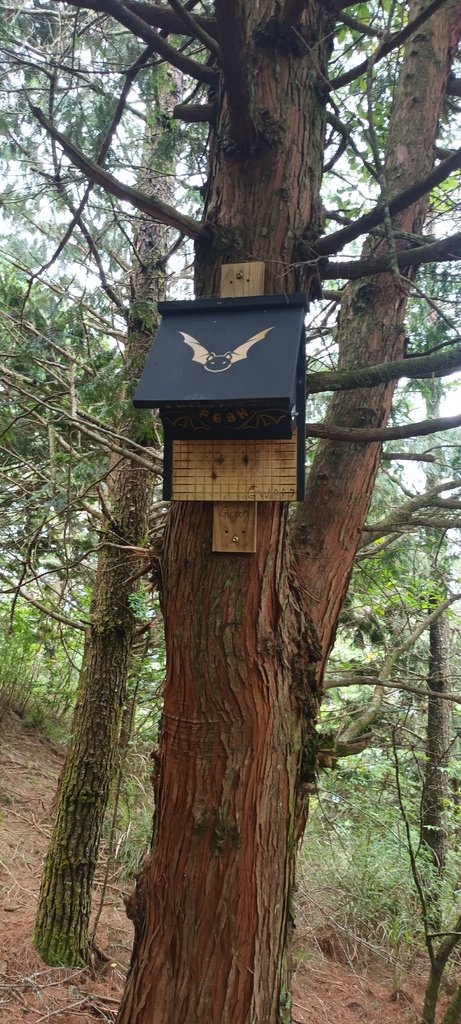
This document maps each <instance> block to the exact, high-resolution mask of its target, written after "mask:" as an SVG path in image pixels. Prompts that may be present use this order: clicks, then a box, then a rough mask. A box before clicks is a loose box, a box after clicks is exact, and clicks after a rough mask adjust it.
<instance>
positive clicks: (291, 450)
mask: <svg viewBox="0 0 461 1024" xmlns="http://www.w3.org/2000/svg"><path fill="white" fill-rule="evenodd" d="M296 443H297V439H296V433H295V434H294V435H293V437H291V438H290V439H288V440H281V441H173V444H172V456H173V472H172V495H171V497H172V499H173V501H215V502H220V501H296V500H297V499H296Z"/></svg>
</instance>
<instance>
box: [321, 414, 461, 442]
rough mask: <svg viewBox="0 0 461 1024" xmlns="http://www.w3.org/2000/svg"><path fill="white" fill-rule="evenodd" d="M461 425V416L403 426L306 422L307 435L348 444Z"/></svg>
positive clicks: (393, 439) (391, 439) (429, 432)
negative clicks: (336, 425) (326, 425)
mask: <svg viewBox="0 0 461 1024" xmlns="http://www.w3.org/2000/svg"><path fill="white" fill-rule="evenodd" d="M454 427H461V416H439V417H438V419H430V420H419V421H418V422H417V423H408V424H406V425H405V426H401V427H325V426H324V425H323V423H306V437H323V438H326V440H328V441H344V442H345V443H346V444H371V443H373V442H374V441H380V442H381V441H397V440H398V441H401V440H402V439H403V438H405V437H424V436H426V435H427V434H437V433H439V431H441V430H453V429H454Z"/></svg>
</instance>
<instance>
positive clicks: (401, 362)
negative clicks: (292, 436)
mask: <svg viewBox="0 0 461 1024" xmlns="http://www.w3.org/2000/svg"><path fill="white" fill-rule="evenodd" d="M454 340H460V339H454ZM460 369H461V345H457V346H456V347H455V348H451V349H448V350H447V351H443V352H435V353H434V354H433V355H429V356H425V355H421V356H412V357H410V358H409V359H398V360H396V361H395V362H394V363H381V364H378V365H376V366H363V367H358V368H357V369H355V370H326V371H322V372H321V373H308V374H307V376H306V387H307V393H308V395H309V394H311V395H318V394H321V393H323V392H325V391H352V390H354V389H355V388H373V387H376V386H377V385H378V384H388V383H389V381H391V380H398V379H399V378H400V377H408V378H409V379H410V380H424V379H425V378H427V377H444V376H445V375H446V374H449V373H453V372H454V371H455V370H460Z"/></svg>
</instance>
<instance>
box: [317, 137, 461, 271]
mask: <svg viewBox="0 0 461 1024" xmlns="http://www.w3.org/2000/svg"><path fill="white" fill-rule="evenodd" d="M460 167H461V147H460V148H459V149H457V150H456V151H455V152H454V153H453V155H452V156H449V157H448V158H447V159H446V160H442V162H441V163H440V164H437V167H434V169H433V170H432V171H431V172H430V174H428V175H426V177H425V178H422V179H421V181H418V182H416V184H415V185H411V186H410V188H406V189H405V190H404V191H403V192H401V193H400V194H399V195H397V196H394V198H393V199H391V200H390V201H389V213H390V215H391V217H394V216H395V214H397V213H401V211H402V210H405V209H406V208H407V206H411V205H412V203H415V202H416V201H417V200H418V199H421V198H422V196H424V195H426V193H428V192H430V191H431V189H433V188H435V186H436V185H440V184H441V182H442V181H445V179H446V178H448V177H449V176H450V174H452V173H453V171H457V170H459V168H460ZM384 215H385V206H384V203H378V205H377V206H375V207H374V209H373V210H370V212H369V213H365V214H364V216H363V217H359V218H358V220H356V221H354V223H353V224H350V225H349V226H348V227H345V228H341V229H340V230H339V231H333V232H332V233H331V235H324V236H323V238H319V240H318V241H317V242H316V243H315V247H314V246H311V248H310V253H309V254H308V253H306V258H309V256H310V257H311V258H312V259H315V258H316V257H318V256H330V255H331V254H332V253H337V252H338V251H339V250H340V249H342V248H344V246H345V245H347V243H348V242H353V241H354V239H355V238H358V237H359V235H363V234H364V233H365V232H368V231H371V230H372V229H373V228H376V227H377V226H378V224H381V223H382V221H383V220H384ZM301 244H302V240H301Z"/></svg>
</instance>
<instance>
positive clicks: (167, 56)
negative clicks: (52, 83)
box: [65, 0, 217, 85]
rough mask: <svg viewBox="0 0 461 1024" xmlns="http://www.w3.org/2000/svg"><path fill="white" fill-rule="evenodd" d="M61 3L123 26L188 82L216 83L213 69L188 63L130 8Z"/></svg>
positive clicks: (100, 0)
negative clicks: (90, 11)
mask: <svg viewBox="0 0 461 1024" xmlns="http://www.w3.org/2000/svg"><path fill="white" fill-rule="evenodd" d="M65 3H68V4H70V5H71V6H72V7H79V8H82V7H83V8H85V7H89V8H90V9H91V10H93V11H99V12H100V13H101V14H109V15H110V16H111V17H112V18H115V20H116V21H118V22H119V24H120V25H124V26H125V28H127V29H128V31H129V32H132V33H133V35H135V36H137V37H138V38H139V39H143V40H144V42H146V43H147V44H148V45H149V46H152V48H153V50H154V51H155V53H158V54H159V55H160V57H162V58H163V59H164V60H166V61H168V63H169V64H172V65H173V67H175V68H179V70H180V71H183V72H184V74H186V75H190V77H191V78H195V79H196V80H197V81H198V82H207V83H208V84H209V85H211V84H212V83H213V82H214V81H215V80H216V74H217V73H216V71H215V70H214V69H213V68H210V67H207V66H206V65H205V64H199V63H198V61H196V60H192V58H191V57H187V56H186V54H184V53H180V52H179V51H178V50H175V48H174V46H170V44H169V43H167V41H166V39H164V38H163V36H161V35H159V33H158V32H156V31H155V29H154V28H152V27H151V26H150V25H148V24H147V22H146V21H144V19H143V18H142V17H140V16H139V14H138V13H137V12H136V10H135V9H134V6H133V5H132V6H131V7H128V6H127V5H125V4H124V3H122V2H121V0H93V2H91V0H89V2H87V0H65ZM146 6H147V5H146Z"/></svg>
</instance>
